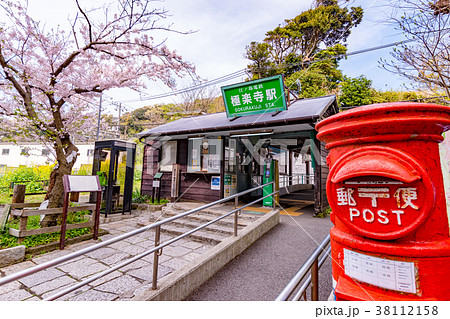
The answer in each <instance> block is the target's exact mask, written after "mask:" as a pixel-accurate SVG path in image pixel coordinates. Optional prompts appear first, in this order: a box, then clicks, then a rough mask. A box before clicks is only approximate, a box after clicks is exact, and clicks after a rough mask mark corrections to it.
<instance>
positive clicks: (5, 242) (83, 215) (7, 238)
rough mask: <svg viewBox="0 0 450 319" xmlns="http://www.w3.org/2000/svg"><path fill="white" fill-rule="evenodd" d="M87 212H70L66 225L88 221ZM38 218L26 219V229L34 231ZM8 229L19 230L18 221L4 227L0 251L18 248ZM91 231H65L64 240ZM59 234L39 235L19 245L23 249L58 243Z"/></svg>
mask: <svg viewBox="0 0 450 319" xmlns="http://www.w3.org/2000/svg"><path fill="white" fill-rule="evenodd" d="M88 213H89V212H88V211H80V212H72V213H68V214H67V223H68V224H77V223H83V222H87V221H89V216H87V214H88ZM39 222H40V216H30V217H28V223H27V229H36V228H39V227H40V225H39ZM58 224H59V225H60V223H59V222H58ZM9 228H14V229H19V221H18V220H13V221H11V222H10V223H8V224H7V225H6V228H5V231H4V232H3V233H0V249H5V248H10V247H15V246H19V244H18V243H17V237H14V236H12V235H10V234H9V232H8V230H9ZM90 231H91V229H90V228H89V227H85V228H80V229H70V230H67V231H66V239H68V238H74V237H78V236H81V235H84V234H87V233H89V232H90ZM59 238H60V232H54V233H50V234H40V235H33V236H28V237H25V240H24V241H23V242H22V244H21V245H25V247H27V248H30V247H36V246H39V245H43V244H48V243H51V242H54V241H59Z"/></svg>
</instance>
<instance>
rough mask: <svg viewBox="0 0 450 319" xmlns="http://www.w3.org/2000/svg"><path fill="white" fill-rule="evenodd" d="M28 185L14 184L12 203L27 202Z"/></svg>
mask: <svg viewBox="0 0 450 319" xmlns="http://www.w3.org/2000/svg"><path fill="white" fill-rule="evenodd" d="M26 188H27V186H26V185H20V184H14V188H13V196H12V203H13V204H15V203H24V202H25V189H26Z"/></svg>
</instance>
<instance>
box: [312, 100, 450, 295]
mask: <svg viewBox="0 0 450 319" xmlns="http://www.w3.org/2000/svg"><path fill="white" fill-rule="evenodd" d="M316 128H317V130H318V131H319V134H318V135H317V138H318V139H319V140H322V141H324V142H326V147H327V148H328V149H329V150H330V154H329V156H328V157H327V164H328V165H329V167H330V173H329V176H328V181H327V196H328V201H329V203H330V206H331V208H332V213H331V220H332V221H333V223H334V227H333V228H332V229H331V247H332V265H333V267H332V269H333V284H334V292H335V295H336V300H411V301H412V300H418V299H419V300H450V289H449V287H450V276H449V275H448V271H449V269H450V236H449V235H450V230H449V216H448V212H447V206H446V199H445V194H444V184H443V179H442V172H441V165H440V158H439V149H438V143H439V142H441V141H442V140H443V137H442V133H443V132H445V131H447V130H449V129H450V107H448V106H442V105H435V104H425V103H386V104H375V105H369V106H363V107H358V108H355V109H352V110H349V111H345V112H342V113H339V114H337V115H334V116H331V117H329V118H327V119H325V120H323V121H321V122H320V123H319V124H318V125H317V126H316ZM447 191H449V190H447Z"/></svg>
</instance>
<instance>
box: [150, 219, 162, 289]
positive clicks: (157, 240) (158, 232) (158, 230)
mask: <svg viewBox="0 0 450 319" xmlns="http://www.w3.org/2000/svg"><path fill="white" fill-rule="evenodd" d="M160 238H161V226H156V227H155V247H157V246H159V244H160ZM161 253H162V249H159V250H156V251H155V252H154V253H153V280H152V289H153V290H156V289H158V259H159V256H160V255H161Z"/></svg>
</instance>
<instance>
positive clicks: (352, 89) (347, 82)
mask: <svg viewBox="0 0 450 319" xmlns="http://www.w3.org/2000/svg"><path fill="white" fill-rule="evenodd" d="M339 87H340V93H341V94H340V96H339V102H340V103H341V105H342V106H360V105H367V104H371V103H372V102H373V95H374V90H373V88H372V81H371V80H369V79H368V78H366V77H365V76H363V75H361V76H359V77H357V78H350V77H344V81H343V82H341V83H340V84H339Z"/></svg>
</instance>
